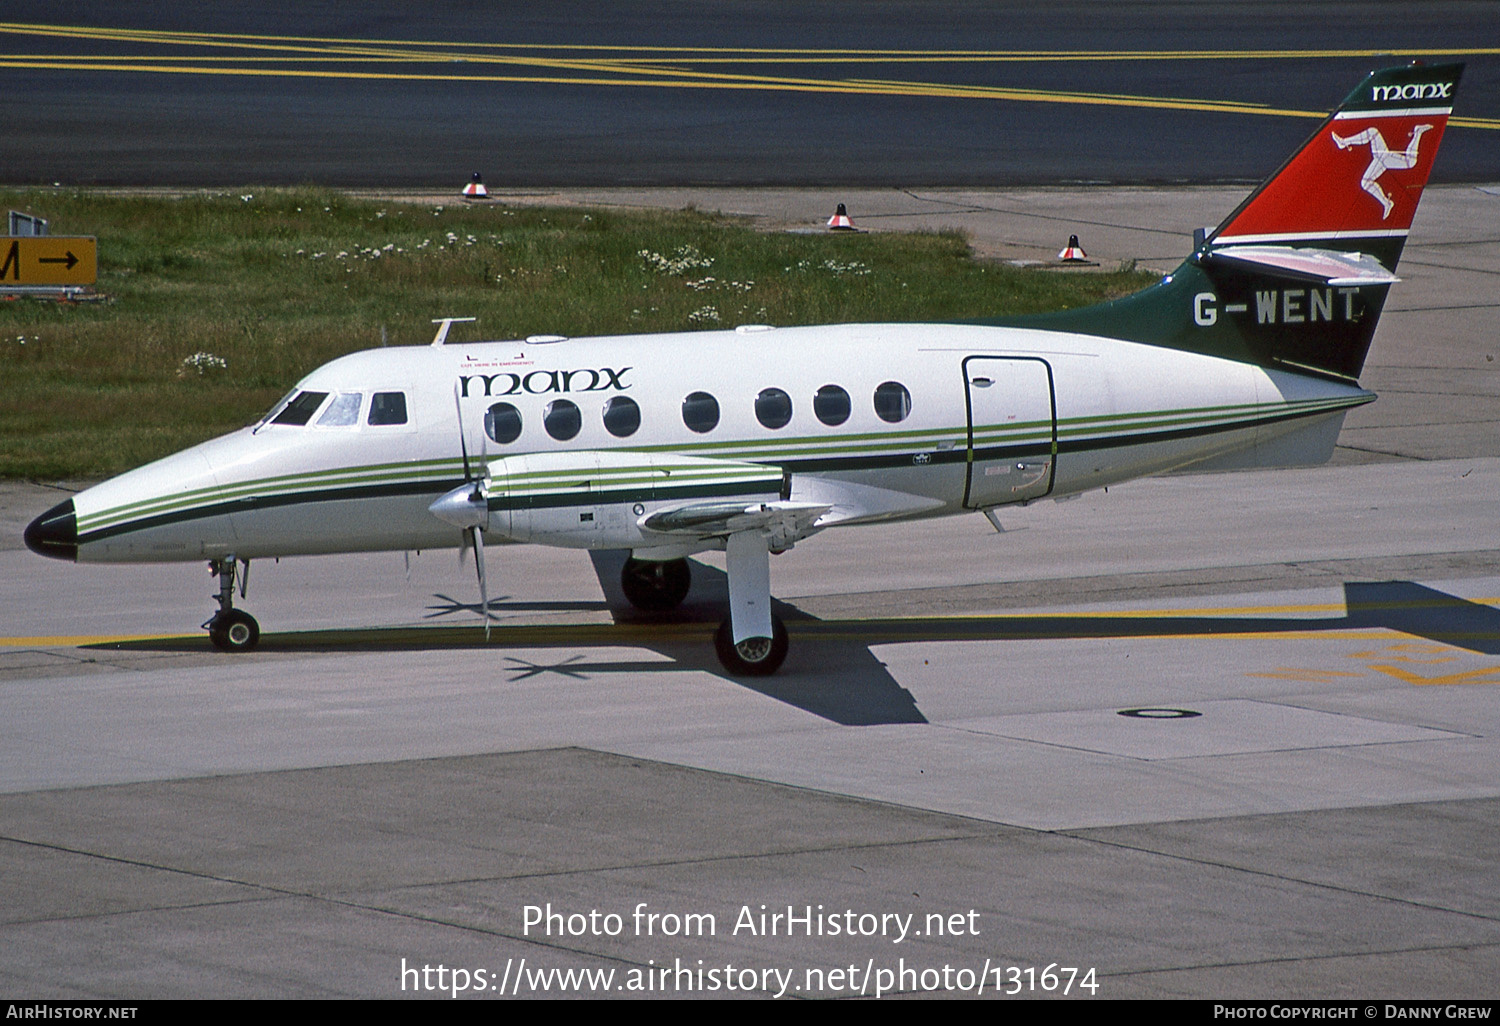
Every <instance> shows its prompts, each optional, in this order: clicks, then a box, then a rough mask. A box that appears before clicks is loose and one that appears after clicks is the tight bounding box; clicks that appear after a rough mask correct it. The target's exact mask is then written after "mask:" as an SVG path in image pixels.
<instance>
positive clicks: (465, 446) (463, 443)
mask: <svg viewBox="0 0 1500 1026" xmlns="http://www.w3.org/2000/svg"><path fill="white" fill-rule="evenodd" d="M453 412H454V414H456V415H457V417H458V448H459V451H460V452H462V453H463V457H464V480H465V481H470V480H473V476H472V475H471V474H470V473H469V443H468V441H467V440H465V438H464V407H463V404H462V403H460V402H459V401H458V382H456V381H455V382H454V383H453Z"/></svg>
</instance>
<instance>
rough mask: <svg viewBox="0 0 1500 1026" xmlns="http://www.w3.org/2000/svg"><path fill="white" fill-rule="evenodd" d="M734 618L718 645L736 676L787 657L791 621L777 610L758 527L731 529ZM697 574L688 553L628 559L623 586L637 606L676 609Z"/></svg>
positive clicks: (768, 670) (764, 670) (767, 669)
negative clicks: (773, 611)
mask: <svg viewBox="0 0 1500 1026" xmlns="http://www.w3.org/2000/svg"><path fill="white" fill-rule="evenodd" d="M725 552H726V554H727V557H728V559H727V562H728V567H729V619H727V620H725V621H724V622H723V623H722V624H720V625H719V629H718V631H717V633H715V634H714V651H715V652H716V653H718V656H719V662H720V663H722V664H723V666H724V669H726V670H728V671H729V672H730V673H732V674H734V675H735V676H736V677H766V676H769V675H770V674H773V673H775V672H776V670H777V669H778V668H779V667H780V666H781V663H782V660H784V659H786V651H787V634H786V625H785V624H783V623H782V622H781V617H779V616H775V615H772V614H771V612H770V608H771V570H770V557H769V550H768V543H767V539H766V537H765V535H764V534H762V533H761V532H759V531H746V532H741V533H738V534H733V535H730V537H729V539H728V541H727V544H726V546H725ZM692 583H693V575H692V571H691V570H690V569H689V568H688V561H687V560H686V559H671V560H661V561H657V560H649V559H636V558H634V557H632V558H630V559H627V560H626V561H625V565H624V566H623V567H621V568H620V588H621V589H622V590H623V591H624V592H625V597H626V598H627V599H629V600H630V604H631V605H632V606H634V607H635V608H637V609H639V610H642V611H643V612H648V613H664V612H666V611H668V610H670V609H676V608H677V607H678V606H680V605H681V604H682V600H683V599H685V598H687V593H688V589H689V588H690V587H691V586H692Z"/></svg>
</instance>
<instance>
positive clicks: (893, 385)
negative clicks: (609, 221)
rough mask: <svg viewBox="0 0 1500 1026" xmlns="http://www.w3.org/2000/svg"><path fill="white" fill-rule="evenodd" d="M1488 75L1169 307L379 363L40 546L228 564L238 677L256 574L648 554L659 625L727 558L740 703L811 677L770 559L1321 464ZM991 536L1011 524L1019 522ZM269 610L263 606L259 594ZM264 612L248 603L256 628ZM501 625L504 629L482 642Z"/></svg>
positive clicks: (44, 535) (121, 486)
mask: <svg viewBox="0 0 1500 1026" xmlns="http://www.w3.org/2000/svg"><path fill="white" fill-rule="evenodd" d="M1461 70H1462V68H1461V66H1460V65H1445V66H1421V65H1414V66H1410V67H1401V68H1392V69H1387V70H1384V71H1379V72H1376V73H1374V74H1372V75H1371V76H1370V77H1368V78H1367V79H1366V80H1365V81H1364V82H1362V83H1361V84H1360V86H1359V87H1358V88H1357V89H1356V90H1355V91H1354V92H1353V93H1352V94H1351V95H1350V96H1349V97H1348V99H1347V100H1345V102H1344V104H1343V106H1342V107H1340V109H1339V110H1338V111H1337V112H1336V113H1334V114H1333V115H1332V116H1331V117H1330V118H1329V119H1328V120H1327V121H1325V122H1324V123H1323V125H1322V126H1321V127H1320V128H1319V129H1318V130H1317V132H1316V133H1314V134H1313V136H1312V138H1311V139H1310V140H1309V141H1308V142H1307V143H1306V144H1305V145H1304V146H1303V147H1302V149H1300V150H1299V151H1298V152H1297V153H1296V154H1295V155H1294V156H1293V157H1292V158H1291V160H1289V161H1288V162H1287V163H1286V164H1285V165H1284V166H1283V167H1282V169H1281V170H1280V171H1278V172H1277V173H1276V174H1275V175H1273V176H1272V177H1271V178H1270V179H1269V180H1268V181H1267V182H1265V184H1263V185H1262V186H1261V187H1260V188H1259V189H1258V190H1256V191H1255V193H1253V194H1252V195H1251V196H1250V198H1249V199H1247V200H1246V201H1245V202H1244V203H1243V204H1241V205H1240V207H1239V208H1238V209H1237V210H1235V211H1234V213H1232V214H1231V215H1230V216H1229V217H1228V219H1226V220H1225V222H1224V223H1223V224H1222V225H1220V226H1219V227H1218V228H1217V229H1215V230H1214V231H1212V232H1205V233H1203V235H1202V237H1201V238H1200V239H1199V241H1198V245H1197V248H1196V250H1195V251H1194V252H1193V254H1192V255H1191V256H1190V257H1189V258H1188V259H1187V260H1186V261H1185V262H1184V263H1183V264H1182V266H1180V267H1179V268H1178V269H1177V270H1176V271H1175V272H1173V273H1172V274H1170V275H1168V276H1167V277H1166V278H1164V279H1163V280H1162V281H1161V282H1160V283H1158V284H1156V285H1154V286H1152V287H1150V288H1148V289H1146V290H1145V291H1143V292H1140V293H1137V294H1136V295H1133V296H1130V297H1127V298H1125V299H1121V300H1116V301H1114V302H1111V303H1106V304H1102V305H1100V306H1095V307H1090V308H1087V309H1083V310H1075V311H1064V312H1060V313H1056V314H1049V315H1044V316H1039V317H1029V318H1019V319H1011V320H1009V321H1006V322H999V321H997V322H993V323H983V324H843V325H827V326H818V327H801V328H770V327H766V326H761V325H750V326H745V327H740V328H736V329H734V330H732V331H716V332H691V333H685V334H672V335H642V336H630V337H620V338H595V339H570V340H569V339H561V338H555V337H533V338H529V339H526V340H524V341H504V342H483V343H474V344H469V343H464V344H443V343H444V342H445V339H446V335H447V324H444V327H443V328H442V330H440V331H439V334H438V338H437V340H436V341H435V342H434V343H433V345H431V346H420V347H414V348H399V349H379V350H373V351H368V352H361V353H355V354H353V355H351V356H346V357H343V358H341V359H338V360H335V361H333V362H332V363H329V364H327V365H326V366H323V367H320V368H319V369H318V370H316V371H314V372H313V373H311V374H309V375H308V376H307V377H306V378H305V379H304V380H303V381H301V382H300V383H299V384H298V385H297V387H296V389H294V390H293V391H292V393H291V394H290V395H288V396H287V397H286V398H285V399H284V400H282V402H280V403H279V404H277V406H276V407H275V408H274V409H272V410H271V412H270V413H268V414H267V415H266V417H265V418H264V419H263V420H262V421H261V422H260V423H259V424H256V425H255V426H254V427H248V428H245V429H243V430H240V431H237V432H235V433H233V434H230V435H226V436H225V437H223V438H218V439H215V440H213V441H211V442H206V443H204V444H202V445H198V446H195V447H193V448H191V449H188V450H186V451H184V452H181V453H178V454H177V455H175V456H171V457H168V458H167V459H164V460H160V461H158V462H156V463H152V464H150V465H149V466H145V467H142V468H140V469H138V470H134V471H131V472H130V473H127V474H123V475H121V476H120V477H117V478H114V479H113V480H110V481H106V482H105V483H103V484H100V485H97V486H96V487H93V488H89V489H87V490H85V491H83V492H80V493H78V494H77V495H75V496H74V497H73V498H71V499H69V500H68V501H66V502H64V503H62V504H60V505H58V506H57V507H55V508H53V509H51V510H49V511H48V512H46V513H45V514H43V515H42V516H40V517H38V518H37V519H36V520H35V521H34V522H33V523H32V524H31V525H30V526H29V527H28V528H27V530H26V543H27V545H28V546H30V547H31V548H32V549H33V550H35V551H36V552H39V553H41V554H43V555H47V556H54V557H57V558H62V559H72V560H77V561H79V562H154V561H168V560H200V559H206V560H208V561H209V563H210V566H211V567H212V568H213V570H214V572H215V573H216V574H217V575H218V577H219V582H220V598H219V605H220V608H219V611H218V612H217V613H216V614H215V615H214V616H213V618H212V619H211V620H209V621H208V623H206V624H205V625H204V626H205V627H206V628H207V629H208V631H209V636H210V637H211V638H212V640H213V642H214V644H215V645H217V646H218V647H220V648H222V649H227V650H241V649H248V648H251V647H253V646H254V645H255V644H256V642H257V640H258V637H259V628H258V627H257V625H256V622H255V620H254V619H253V618H251V617H250V616H249V615H248V614H246V613H245V612H244V611H243V610H239V609H235V608H233V592H234V582H235V578H236V575H237V571H238V570H239V568H240V567H241V566H242V567H243V568H244V570H243V571H240V573H241V574H243V573H244V572H248V569H249V562H250V560H252V559H259V558H263V557H274V556H291V555H298V554H310V553H333V552H353V551H361V550H380V549H390V550H398V549H406V550H410V549H423V548H436V547H442V546H454V545H460V544H472V545H473V547H474V555H475V565H476V569H477V570H478V573H479V584H480V591H481V598H482V601H483V602H484V607H483V608H484V611H485V614H486V617H488V610H489V606H488V595H487V591H486V588H485V578H484V544H485V541H486V540H489V541H497V540H500V541H505V542H535V543H538V544H543V545H561V546H568V547H574V548H586V549H629V550H630V552H631V557H630V559H629V560H628V561H627V562H626V563H625V569H624V574H623V580H622V585H623V589H624V592H625V594H626V596H627V597H629V599H630V600H631V601H632V602H633V603H634V604H636V605H637V606H640V607H643V608H648V609H655V610H666V609H670V608H672V607H674V606H675V605H677V604H678V603H679V602H681V601H682V599H683V598H684V597H685V596H686V594H687V591H688V587H689V583H690V580H689V570H688V563H687V559H686V557H688V556H689V555H691V554H693V553H697V552H703V551H706V550H710V549H722V550H724V551H725V552H726V556H727V565H728V577H729V616H728V619H727V620H725V622H724V624H723V625H722V626H721V627H720V628H719V631H718V635H717V638H716V642H717V648H718V652H719V657H720V659H721V660H722V662H723V663H724V665H725V667H726V668H727V669H728V670H729V671H730V672H731V673H738V674H767V673H771V672H773V671H775V669H776V668H777V667H778V666H779V665H780V664H781V662H782V659H783V658H784V657H785V655H786V650H787V635H786V629H785V628H784V627H783V626H782V624H781V622H780V620H779V619H778V618H777V617H775V616H773V615H772V613H771V601H770V573H769V562H770V560H769V556H770V554H771V553H774V552H781V551H783V550H785V549H788V548H790V547H791V546H792V545H794V544H796V543H797V542H799V541H801V540H803V539H805V538H808V537H810V536H812V535H814V534H816V533H818V532H820V531H823V530H825V529H827V528H830V527H838V526H849V525H854V524H868V523H874V522H880V521H890V520H902V519H915V518H920V517H931V516H941V515H946V514H953V513H965V512H969V511H976V510H977V511H985V512H987V513H989V512H990V511H993V510H994V509H995V508H996V507H999V506H1004V505H1007V504H1011V503H1025V502H1030V501H1032V500H1034V499H1038V498H1041V497H1043V496H1050V497H1062V496H1066V495H1069V494H1073V493H1077V492H1083V491H1088V490H1090V489H1095V488H1100V487H1103V486H1104V485H1108V484H1113V483H1115V482H1117V481H1124V480H1127V479H1129V478H1133V477H1139V476H1141V475H1143V474H1154V473H1159V472H1162V471H1168V470H1175V469H1177V468H1181V467H1187V466H1190V465H1192V466H1198V467H1203V468H1215V469H1220V468H1228V467H1250V466H1288V465H1305V464H1310V463H1320V462H1323V461H1324V460H1326V459H1327V458H1328V456H1329V454H1330V453H1331V452H1332V449H1333V445H1334V442H1335V439H1336V438H1337V436H1338V431H1339V427H1340V425H1341V423H1342V421H1343V416H1344V413H1345V412H1346V411H1347V410H1349V409H1351V408H1352V407H1355V406H1359V405H1360V404H1362V403H1367V402H1369V401H1371V400H1372V399H1374V398H1375V397H1374V395H1373V394H1371V393H1370V392H1367V391H1365V390H1363V389H1361V388H1360V387H1359V386H1358V385H1357V384H1356V379H1357V377H1358V375H1359V372H1360V369H1361V367H1362V365H1363V362H1364V357H1365V353H1366V351H1367V349H1368V348H1369V345H1370V340H1371V337H1372V335H1373V334H1374V331H1375V322H1376V320H1377V319H1378V317H1379V314H1380V310H1381V307H1382V304H1383V303H1384V301H1385V296H1386V292H1387V290H1388V289H1389V287H1390V285H1391V283H1392V282H1394V281H1396V280H1397V279H1396V278H1395V276H1394V275H1393V274H1392V271H1394V269H1395V267H1396V261H1397V259H1398V257H1399V256H1400V254H1401V249H1402V246H1403V244H1404V243H1405V240H1406V235H1407V230H1408V229H1409V228H1410V226H1411V221H1412V214H1413V212H1414V211H1415V209H1416V206H1417V200H1418V198H1419V197H1420V195H1421V192H1422V187H1423V185H1424V184H1425V183H1426V181H1427V177H1428V172H1429V170H1430V169H1431V167H1432V159H1433V156H1434V154H1435V153H1436V151H1437V148H1438V143H1439V141H1440V140H1441V138H1442V134H1443V128H1444V126H1445V124H1446V122H1447V117H1448V114H1449V112H1450V110H1451V105H1452V93H1453V90H1454V87H1455V85H1456V84H1457V81H1458V78H1459V73H1460V71H1461ZM992 518H993V517H992ZM241 581H242V582H243V576H241ZM243 594H244V593H243V586H242V590H241V596H242V597H243ZM486 625H488V619H486Z"/></svg>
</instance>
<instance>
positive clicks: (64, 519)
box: [21, 499, 78, 563]
mask: <svg viewBox="0 0 1500 1026" xmlns="http://www.w3.org/2000/svg"><path fill="white" fill-rule="evenodd" d="M21 537H22V539H23V540H24V541H25V542H26V547H27V548H28V549H30V550H31V551H32V552H35V553H36V554H37V555H39V556H50V557H51V558H53V559H66V560H69V561H71V562H74V563H76V562H78V514H77V513H76V512H75V511H74V510H73V500H72V499H68V500H66V501H65V502H59V503H58V504H57V505H56V506H53V507H52V508H51V509H49V510H48V511H47V512H45V513H43V514H42V515H41V516H39V517H37V518H36V519H35V520H33V521H32V522H31V523H30V524H28V525H26V533H25V534H23V535H22V536H21Z"/></svg>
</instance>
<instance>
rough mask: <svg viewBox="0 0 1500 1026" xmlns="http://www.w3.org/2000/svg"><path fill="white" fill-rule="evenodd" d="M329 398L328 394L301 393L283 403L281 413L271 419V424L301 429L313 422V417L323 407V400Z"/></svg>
mask: <svg viewBox="0 0 1500 1026" xmlns="http://www.w3.org/2000/svg"><path fill="white" fill-rule="evenodd" d="M327 398H328V393H327V392H299V393H297V394H296V395H294V396H291V397H289V398H288V399H285V400H283V401H282V405H281V408H280V412H279V413H276V415H275V416H274V417H271V418H270V420H271V423H272V424H293V425H296V426H298V427H300V426H302V425H303V424H306V423H307V422H308V421H309V420H312V415H313V414H314V413H317V412H318V407H319V406H322V405H323V400H324V399H327Z"/></svg>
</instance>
